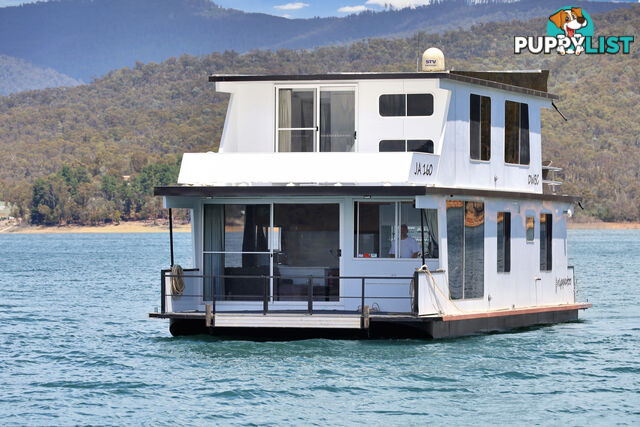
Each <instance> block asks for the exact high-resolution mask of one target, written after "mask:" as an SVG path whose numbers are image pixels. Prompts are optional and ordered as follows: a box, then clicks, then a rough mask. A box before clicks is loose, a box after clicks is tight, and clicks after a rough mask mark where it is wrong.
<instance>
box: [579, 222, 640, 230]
mask: <svg viewBox="0 0 640 427" xmlns="http://www.w3.org/2000/svg"><path fill="white" fill-rule="evenodd" d="M567 228H568V229H571V230H636V229H640V222H569V223H567Z"/></svg>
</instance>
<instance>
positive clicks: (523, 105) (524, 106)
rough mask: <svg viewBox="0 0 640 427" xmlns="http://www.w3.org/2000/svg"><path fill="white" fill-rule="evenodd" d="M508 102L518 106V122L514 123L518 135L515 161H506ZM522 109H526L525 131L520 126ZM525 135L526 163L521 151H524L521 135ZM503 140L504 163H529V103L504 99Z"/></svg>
mask: <svg viewBox="0 0 640 427" xmlns="http://www.w3.org/2000/svg"><path fill="white" fill-rule="evenodd" d="M508 103H513V104H517V106H518V107H517V108H518V123H517V125H516V127H517V135H518V146H517V149H518V161H517V162H516V163H513V162H509V161H507V124H508V123H507V104H508ZM523 109H526V111H527V114H526V123H527V127H526V132H525V128H524V127H523V126H522V122H523V121H522V117H523V114H522V112H523ZM524 135H526V136H527V137H526V146H527V150H526V152H527V161H526V163H525V162H523V161H522V158H523V155H522V153H523V152H524V151H523V150H522V145H523V136H524ZM503 142H504V164H505V165H507V166H526V167H529V166H530V165H531V114H529V104H528V103H527V102H520V101H512V100H510V99H505V101H504V138H503Z"/></svg>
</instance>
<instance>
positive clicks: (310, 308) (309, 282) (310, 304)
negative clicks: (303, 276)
mask: <svg viewBox="0 0 640 427" xmlns="http://www.w3.org/2000/svg"><path fill="white" fill-rule="evenodd" d="M307 286H308V289H307V310H308V311H309V314H313V279H312V278H311V277H309V278H308V279H307Z"/></svg>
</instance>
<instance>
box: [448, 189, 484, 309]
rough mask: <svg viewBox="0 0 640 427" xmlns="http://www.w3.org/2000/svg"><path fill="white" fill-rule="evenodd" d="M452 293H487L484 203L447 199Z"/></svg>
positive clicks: (454, 295)
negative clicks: (485, 284)
mask: <svg viewBox="0 0 640 427" xmlns="http://www.w3.org/2000/svg"><path fill="white" fill-rule="evenodd" d="M447 247H448V258H449V261H448V264H449V296H450V297H451V299H468V298H482V297H483V296H484V203H482V202H465V201H462V200H448V201H447Z"/></svg>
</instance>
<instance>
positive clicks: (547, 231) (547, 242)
mask: <svg viewBox="0 0 640 427" xmlns="http://www.w3.org/2000/svg"><path fill="white" fill-rule="evenodd" d="M552 219H553V218H552V216H551V214H547V213H543V214H541V215H540V271H551V261H552V250H551V248H552V244H551V243H552V241H553V225H552V224H553V221H552Z"/></svg>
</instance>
